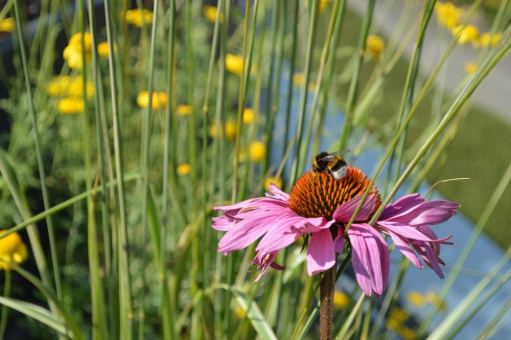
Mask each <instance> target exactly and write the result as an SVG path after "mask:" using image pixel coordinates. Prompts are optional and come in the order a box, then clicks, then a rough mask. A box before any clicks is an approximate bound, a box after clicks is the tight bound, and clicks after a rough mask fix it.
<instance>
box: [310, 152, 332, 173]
mask: <svg viewBox="0 0 511 340" xmlns="http://www.w3.org/2000/svg"><path fill="white" fill-rule="evenodd" d="M328 155H329V153H328V152H326V151H322V152H320V153H318V154H317V156H316V157H314V163H313V165H312V168H313V169H314V170H316V171H321V169H324V168H325V167H326V165H327V164H328V161H326V160H325V159H324V158H325V157H326V156H328Z"/></svg>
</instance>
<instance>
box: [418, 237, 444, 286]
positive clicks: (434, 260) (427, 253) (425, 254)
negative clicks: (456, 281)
mask: <svg viewBox="0 0 511 340" xmlns="http://www.w3.org/2000/svg"><path fill="white" fill-rule="evenodd" d="M421 243H422V244H413V243H412V246H413V247H414V248H415V250H416V251H417V252H418V253H419V255H420V256H421V257H422V259H423V260H424V262H425V263H426V264H427V265H428V267H430V268H431V269H433V270H434V271H435V273H436V274H437V275H438V277H439V278H441V279H443V278H444V273H443V272H442V269H441V268H440V266H439V265H438V263H439V261H440V263H442V264H443V261H442V260H440V258H439V257H438V256H437V255H436V254H435V252H434V251H433V250H432V249H431V247H430V246H429V245H428V244H427V243H424V242H421Z"/></svg>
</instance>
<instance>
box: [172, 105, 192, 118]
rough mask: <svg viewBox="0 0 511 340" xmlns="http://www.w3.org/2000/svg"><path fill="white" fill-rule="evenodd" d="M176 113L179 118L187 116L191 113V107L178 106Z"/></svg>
mask: <svg viewBox="0 0 511 340" xmlns="http://www.w3.org/2000/svg"><path fill="white" fill-rule="evenodd" d="M176 111H177V114H178V115H180V116H188V115H189V114H190V113H192V106H191V105H178V106H177V109H176Z"/></svg>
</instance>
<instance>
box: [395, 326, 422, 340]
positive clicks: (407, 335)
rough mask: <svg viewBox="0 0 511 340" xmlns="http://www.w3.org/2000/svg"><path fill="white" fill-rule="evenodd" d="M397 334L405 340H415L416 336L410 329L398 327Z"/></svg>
mask: <svg viewBox="0 0 511 340" xmlns="http://www.w3.org/2000/svg"><path fill="white" fill-rule="evenodd" d="M397 332H398V333H399V335H401V337H402V338H403V339H405V340H414V339H417V334H416V333H415V332H414V331H413V330H412V329H410V328H408V327H406V326H400V327H398V329H397Z"/></svg>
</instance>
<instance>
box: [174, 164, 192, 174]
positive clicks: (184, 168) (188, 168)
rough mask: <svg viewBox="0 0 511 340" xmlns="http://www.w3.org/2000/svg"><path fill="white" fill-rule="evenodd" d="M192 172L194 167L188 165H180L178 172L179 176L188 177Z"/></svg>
mask: <svg viewBox="0 0 511 340" xmlns="http://www.w3.org/2000/svg"><path fill="white" fill-rule="evenodd" d="M190 171H192V167H191V166H190V164H188V163H183V164H179V165H178V167H177V169H176V172H177V174H178V175H179V176H186V175H188V174H189V173H190Z"/></svg>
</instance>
